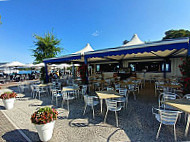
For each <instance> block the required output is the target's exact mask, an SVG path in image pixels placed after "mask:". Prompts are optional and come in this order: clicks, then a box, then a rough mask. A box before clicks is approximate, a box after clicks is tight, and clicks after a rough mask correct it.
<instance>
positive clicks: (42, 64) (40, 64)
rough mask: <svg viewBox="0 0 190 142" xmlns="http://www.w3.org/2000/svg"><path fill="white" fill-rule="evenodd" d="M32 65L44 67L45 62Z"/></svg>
mask: <svg viewBox="0 0 190 142" xmlns="http://www.w3.org/2000/svg"><path fill="white" fill-rule="evenodd" d="M34 67H39V68H41V67H45V64H44V63H39V64H35V65H34Z"/></svg>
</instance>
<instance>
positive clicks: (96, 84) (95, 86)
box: [94, 82, 101, 91]
mask: <svg viewBox="0 0 190 142" xmlns="http://www.w3.org/2000/svg"><path fill="white" fill-rule="evenodd" d="M97 89H98V91H100V90H101V86H100V83H99V82H95V83H94V90H97Z"/></svg>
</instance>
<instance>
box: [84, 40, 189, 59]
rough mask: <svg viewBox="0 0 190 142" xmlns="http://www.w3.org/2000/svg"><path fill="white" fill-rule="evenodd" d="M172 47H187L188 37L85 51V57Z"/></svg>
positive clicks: (170, 48)
mask: <svg viewBox="0 0 190 142" xmlns="http://www.w3.org/2000/svg"><path fill="white" fill-rule="evenodd" d="M174 49H175V50H181V49H189V38H183V39H176V40H168V41H160V42H152V43H148V44H142V45H136V46H127V47H117V48H111V49H104V50H96V51H92V52H88V53H86V54H85V58H96V57H105V56H117V55H126V54H138V53H144V52H157V51H165V50H174Z"/></svg>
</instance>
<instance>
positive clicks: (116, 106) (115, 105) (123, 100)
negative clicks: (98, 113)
mask: <svg viewBox="0 0 190 142" xmlns="http://www.w3.org/2000/svg"><path fill="white" fill-rule="evenodd" d="M117 89H118V91H119V95H121V97H119V98H110V99H106V100H105V102H106V108H107V110H106V114H105V117H104V122H106V119H107V116H108V112H109V111H113V112H115V119H116V126H117V127H118V116H117V112H118V111H120V110H121V109H122V108H127V104H128V90H127V89H126V88H117ZM107 91H113V88H110V87H107ZM84 102H85V107H84V113H83V115H84V114H85V112H86V108H87V106H89V107H91V109H92V114H93V118H95V114H94V106H96V105H98V104H99V99H98V97H97V96H89V95H87V94H85V95H84Z"/></svg>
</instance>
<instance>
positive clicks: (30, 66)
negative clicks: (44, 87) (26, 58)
mask: <svg viewBox="0 0 190 142" xmlns="http://www.w3.org/2000/svg"><path fill="white" fill-rule="evenodd" d="M25 67H27V68H33V67H35V65H34V64H32V63H31V64H26V65H25Z"/></svg>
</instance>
